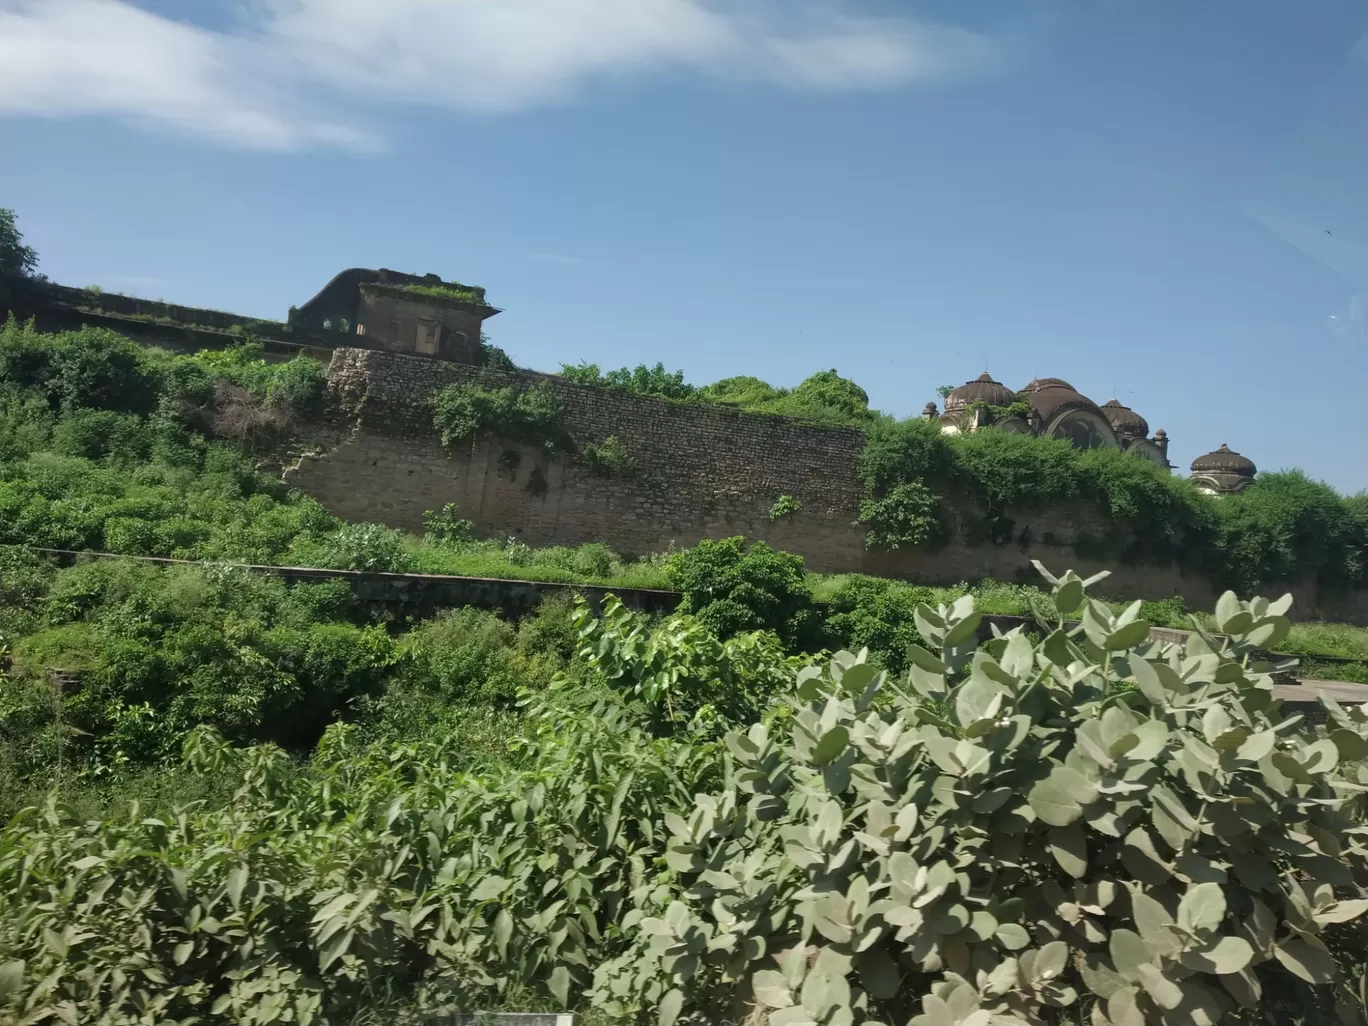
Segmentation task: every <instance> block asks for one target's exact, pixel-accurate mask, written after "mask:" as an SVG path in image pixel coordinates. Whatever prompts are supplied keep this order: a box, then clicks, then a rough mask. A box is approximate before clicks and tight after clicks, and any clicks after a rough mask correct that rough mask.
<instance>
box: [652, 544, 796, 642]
mask: <svg viewBox="0 0 1368 1026" xmlns="http://www.w3.org/2000/svg"><path fill="white" fill-rule="evenodd" d="M665 579H666V580H667V581H668V582H669V584H670V586H671V587H672V588H676V589H678V590H679V591H681V592H683V593H684V597H683V600H682V602H681V603H680V606H679V608H680V611H681V612H687V613H693V614H694V615H695V616H697V617H698V619H699V620H700V621H701V622H702V623H704V624H706V625H707V626H708V627H709V629H711V630H712V631H714V632H716V634H717V635H718V636H719V637H722V638H727V637H731V636H732V635H734V634H737V633H740V632H742V631H755V630H768V631H773V632H774V633H775V634H777V635H778V636H779V637H780V638H781V639H782V640H783V642H784V644H785V645H786V646H788V647H789V648H790V649H793V650H799V649H802V648H804V647H806V646H810V645H811V644H812V642H813V639H814V638H815V637H816V636H817V632H818V630H819V625H818V618H817V613H816V609H815V608H814V606H813V601H812V592H811V591H810V590H809V588H808V586H807V581H806V580H805V577H804V570H803V560H802V558H801V557H799V556H795V555H792V554H791V553H787V552H776V551H775V550H774V549H772V548H770V547H769V546H768V545H766V544H765V543H764V542H754V543H752V544H751V545H750V546H749V547H747V545H746V540H745V539H744V538H739V537H738V538H726V539H711V538H706V539H704V540H703V541H701V542H699V543H698V544H697V545H695V546H694V547H693V548H691V549H686V550H685V551H683V552H679V553H676V554H675V555H674V556H672V557H670V560H669V561H668V562H667V563H666V566H665Z"/></svg>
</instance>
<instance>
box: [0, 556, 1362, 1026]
mask: <svg viewBox="0 0 1368 1026" xmlns="http://www.w3.org/2000/svg"><path fill="white" fill-rule="evenodd" d="M1054 595H1055V598H1056V599H1057V604H1058V606H1059V608H1060V609H1072V608H1075V607H1077V606H1078V605H1079V604H1080V603H1081V602H1082V603H1084V607H1085V613H1084V626H1083V629H1082V630H1081V631H1079V632H1077V633H1075V634H1073V635H1072V636H1070V635H1068V634H1066V633H1065V632H1064V631H1063V630H1055V631H1053V632H1051V633H1050V634H1049V635H1048V636H1047V637H1045V638H1044V639H1043V640H1041V641H1039V642H1032V641H1030V640H1028V639H1027V638H1026V637H1025V636H1023V635H1021V634H1020V633H1016V632H1014V633H1012V634H1009V635H1007V636H1003V637H997V638H994V639H992V640H990V641H988V642H987V643H986V644H984V645H983V646H982V647H980V648H976V647H975V645H974V644H973V642H972V640H971V639H972V638H973V636H974V634H975V629H976V627H977V619H978V614H977V612H976V611H975V610H974V609H973V600H972V598H970V597H967V596H966V597H964V598H962V599H961V600H959V601H957V602H956V603H955V604H954V605H953V606H944V605H943V606H941V607H939V608H936V609H932V608H930V607H929V606H925V605H922V606H919V607H918V608H917V609H916V610H915V611H914V617H915V618H916V619H917V620H918V629H919V631H920V633H921V635H922V637H923V639H924V640H925V642H926V645H925V646H923V647H918V648H914V649H910V650H909V657H910V658H909V663H910V667H911V669H910V670H909V674H908V680H907V686H906V687H901V686H896V685H895V684H894V683H892V682H890V681H889V680H888V679H887V678H886V677H885V676H883V675H880V674H878V673H876V672H875V671H874V669H873V668H872V667H870V666H869V665H868V664H867V663H864V662H862V661H861V660H859V659H858V658H857V657H855V656H851V655H850V654H849V653H838V654H837V655H836V656H835V657H834V658H833V659H831V660H830V662H829V664H825V665H823V666H815V665H814V666H807V665H802V664H795V663H794V662H792V661H787V660H784V659H782V656H781V654H780V652H779V650H778V649H777V647H776V645H775V642H774V639H773V638H772V637H770V636H768V635H765V634H757V635H748V636H744V637H738V638H736V639H733V640H732V641H731V642H728V643H719V642H718V640H717V639H716V638H713V637H710V636H708V635H707V634H706V632H704V633H699V625H698V623H697V622H696V621H694V620H692V619H691V618H690V617H688V616H679V617H675V618H671V619H670V620H668V621H666V622H665V623H663V624H659V625H651V624H648V623H647V622H645V621H643V620H640V619H639V618H636V617H632V616H631V615H630V614H627V615H624V614H623V612H622V611H621V609H620V608H617V607H614V606H612V605H611V604H608V605H607V606H606V607H605V617H604V618H603V619H602V620H598V621H595V620H593V618H591V617H588V616H587V614H586V613H585V612H584V611H583V610H582V611H581V613H580V615H579V630H580V632H581V634H582V639H581V640H582V650H581V656H580V658H581V659H582V660H583V664H582V667H581V668H582V671H583V673H582V675H581V676H579V677H574V676H569V675H561V676H556V677H554V678H553V680H552V683H551V684H550V685H549V686H543V685H542V684H541V682H540V681H536V680H534V681H533V682H532V684H531V685H530V686H529V687H528V688H527V689H526V690H525V691H524V701H525V702H526V703H527V713H526V719H525V720H524V722H523V723H522V725H521V729H518V728H513V729H515V730H516V733H517V738H516V752H515V753H514V755H513V757H511V758H510V759H509V760H507V761H496V760H493V759H486V758H484V756H483V753H485V752H489V751H493V750H495V749H497V747H498V745H499V744H500V742H501V740H502V735H503V734H504V733H505V732H506V731H507V730H508V729H509V727H508V724H507V721H500V720H491V719H490V718H488V717H486V716H481V715H478V714H475V715H471V716H470V717H469V718H470V720H471V721H472V724H471V726H470V729H469V730H467V731H462V730H461V729H460V726H461V725H460V724H459V723H457V722H454V721H452V720H447V721H446V723H445V724H444V727H449V728H450V729H449V730H446V731H445V732H444V733H441V734H434V735H432V736H431V737H430V738H429V739H428V740H425V741H423V742H421V743H418V744H399V745H396V744H394V743H392V742H390V743H379V744H375V745H372V746H364V745H362V744H361V743H360V741H359V738H358V735H357V732H356V731H353V730H349V729H347V728H345V727H340V726H339V727H334V728H331V729H330V730H329V731H328V732H327V733H326V734H325V736H324V738H323V740H322V741H321V743H320V745H319V747H318V750H317V752H316V753H315V755H314V757H313V758H312V759H311V760H310V763H309V764H308V766H307V767H306V768H305V769H304V771H302V772H301V771H300V770H299V769H297V768H296V767H295V765H294V764H293V763H292V762H291V760H289V759H288V758H287V757H286V755H285V754H284V753H282V752H281V751H280V750H279V749H277V748H273V747H270V746H261V747H256V748H250V749H238V748H232V747H230V746H227V745H224V744H223V743H222V742H221V741H220V740H218V739H217V738H215V737H214V736H213V734H212V732H210V731H205V730H195V731H191V732H190V733H189V736H188V738H187V743H186V745H185V762H186V769H185V770H184V771H183V772H184V773H189V774H194V775H195V776H196V778H197V779H200V780H208V781H227V780H232V781H234V785H235V788H236V790H235V791H234V793H232V794H231V796H229V797H228V798H227V799H226V800H225V799H223V798H219V799H217V800H213V801H209V802H204V803H199V804H196V805H192V806H189V807H186V808H184V809H183V810H179V809H177V808H175V806H174V804H172V805H171V807H169V808H165V807H164V808H159V809H156V810H155V811H153V812H151V814H149V810H147V809H144V808H141V807H139V806H136V805H135V806H131V807H129V808H126V809H119V810H111V811H105V810H101V812H100V814H99V815H98V816H91V817H88V818H87V817H84V816H81V815H79V814H77V813H75V812H73V811H72V810H68V809H66V808H64V807H63V806H62V805H61V804H60V803H56V802H54V803H52V804H50V805H48V806H47V807H45V808H35V809H31V810H29V811H27V812H24V813H21V814H20V815H19V816H18V818H17V819H15V820H14V821H13V822H11V823H9V824H8V825H7V826H5V827H4V828H3V830H0V953H2V957H3V965H4V969H3V976H2V977H0V978H3V980H4V981H5V988H6V989H5V991H4V993H3V995H0V1001H3V1002H6V1005H5V1006H4V1007H3V1008H0V1016H4V1017H6V1018H7V1019H8V1018H14V1019H18V1018H19V1017H20V1016H21V1015H26V1016H29V1017H30V1018H31V1017H32V1015H33V1013H34V1012H41V1011H42V1010H43V1009H45V1008H48V1007H54V1008H57V1007H60V1008H61V1009H62V1010H63V1012H64V1013H66V1014H65V1016H64V1017H65V1018H67V1019H68V1020H70V1019H73V1018H74V1019H76V1020H77V1021H82V1022H84V1021H110V1022H118V1021H136V1020H141V1019H147V1020H149V1021H157V1022H180V1021H186V1020H188V1019H196V1020H197V1021H200V1022H205V1023H211V1024H213V1023H231V1022H241V1021H247V1020H249V1019H250V1018H252V1017H257V1018H259V1017H260V1016H259V1013H260V1011H261V1010H262V1009H263V1008H271V1009H278V1010H279V1011H280V1014H281V1016H282V1017H284V1016H286V1015H288V1016H289V1019H290V1021H312V1022H317V1023H341V1022H353V1021H355V1020H356V1017H357V1015H358V1014H360V1013H367V1014H369V1015H371V1016H373V1017H375V1019H376V1020H377V1021H380V1020H385V1021H397V1017H398V1013H399V1011H400V1009H401V1008H403V1009H406V1010H407V1011H409V1012H410V1013H413V1014H414V1015H415V1017H422V1016H435V1015H438V1014H442V1013H444V1012H445V1013H449V1012H450V1011H451V1010H452V1006H455V1007H456V1008H459V1009H462V1010H473V1009H483V1008H490V1007H498V1006H499V1005H500V1004H502V1003H503V1001H504V999H506V998H508V997H509V996H510V995H516V996H517V997H518V999H519V1000H520V1001H521V1000H526V1001H527V1002H528V1004H529V1005H535V1006H536V1007H555V1008H560V1009H574V1010H584V1009H593V1010H594V1012H595V1013H596V1014H598V1015H601V1016H604V1017H606V1018H607V1019H608V1020H609V1021H622V1022H638V1021H651V1022H664V1023H665V1024H667V1026H669V1024H673V1023H684V1022H697V1023H705V1022H706V1023H714V1022H740V1021H746V1020H748V1021H751V1022H754V1023H757V1024H760V1023H769V1024H771V1026H783V1024H787V1026H795V1024H797V1023H814V1024H816V1023H821V1024H823V1026H834V1024H837V1023H852V1024H853V1023H864V1024H873V1023H878V1022H885V1023H888V1022H899V1023H912V1024H914V1026H939V1024H940V1023H961V1024H964V1026H973V1024H975V1023H992V1022H994V1021H996V1022H1001V1023H1004V1024H1006V1023H1021V1024H1027V1026H1046V1024H1058V1023H1061V1022H1094V1023H1099V1024H1102V1023H1109V1024H1113V1026H1121V1024H1126V1023H1151V1022H1152V1023H1172V1024H1179V1023H1183V1024H1186V1023H1193V1022H1215V1021H1218V1020H1220V1019H1223V1018H1224V1019H1226V1020H1227V1021H1239V1020H1238V1019H1237V1018H1236V1017H1235V1016H1233V1015H1231V1013H1232V1012H1234V1011H1236V1009H1237V1006H1241V1005H1243V1006H1245V1008H1246V1009H1247V1010H1248V1011H1247V1015H1246V1018H1245V1021H1249V1018H1250V1017H1252V1016H1255V1015H1263V1016H1265V1017H1266V1020H1267V1021H1273V1022H1281V1021H1296V1019H1295V1018H1294V1017H1297V1018H1301V1017H1307V1016H1312V1015H1323V1014H1324V1013H1325V1012H1327V1011H1328V1010H1329V1009H1330V1008H1331V1007H1333V1005H1334V1003H1335V1002H1336V1000H1338V1001H1339V1002H1340V1003H1341V1006H1342V1007H1344V1008H1351V1007H1352V1003H1351V1002H1352V1000H1353V993H1352V989H1353V988H1356V987H1358V986H1360V985H1361V984H1360V982H1359V981H1360V979H1361V975H1362V967H1363V965H1364V964H1365V962H1366V961H1368V949H1365V946H1364V938H1363V934H1362V932H1361V926H1362V923H1363V921H1364V916H1365V913H1366V912H1368V892H1365V885H1364V881H1365V879H1368V875H1366V874H1368V856H1365V850H1364V842H1363V831H1364V827H1363V825H1362V823H1363V820H1362V815H1363V811H1364V810H1363V799H1362V796H1361V795H1360V794H1359V793H1358V792H1359V791H1360V790H1361V789H1362V788H1363V786H1364V785H1365V781H1366V780H1368V772H1365V770H1364V769H1363V767H1362V765H1361V763H1360V760H1361V758H1362V756H1363V755H1364V753H1365V751H1368V715H1364V714H1363V713H1361V712H1358V711H1352V712H1346V711H1343V710H1341V709H1339V708H1338V707H1335V706H1331V707H1329V708H1328V710H1327V711H1328V713H1329V715H1330V724H1329V729H1328V732H1327V734H1326V736H1318V735H1317V734H1316V733H1315V732H1314V731H1311V730H1307V729H1304V728H1303V727H1302V726H1301V724H1300V722H1299V721H1298V720H1297V719H1296V718H1295V717H1287V716H1285V715H1284V712H1283V710H1282V709H1281V708H1280V707H1279V705H1278V703H1276V702H1275V701H1274V700H1273V698H1272V689H1271V681H1270V679H1269V677H1268V675H1267V673H1265V672H1264V669H1263V668H1262V667H1261V666H1259V665H1258V663H1257V656H1256V655H1255V654H1254V652H1253V649H1254V648H1255V647H1256V646H1271V645H1276V644H1277V643H1278V642H1279V641H1280V638H1279V634H1280V633H1281V632H1284V631H1285V630H1286V621H1285V620H1284V619H1283V618H1282V616H1281V612H1282V611H1283V609H1284V607H1285V603H1278V604H1270V603H1267V602H1266V601H1264V600H1258V601H1256V602H1254V603H1240V602H1238V601H1236V600H1235V599H1234V597H1233V596H1224V597H1223V598H1222V600H1221V602H1220V604H1219V605H1218V610H1217V616H1216V620H1217V622H1218V625H1219V626H1220V627H1221V628H1222V629H1223V630H1225V631H1227V632H1229V633H1230V634H1231V635H1233V637H1232V638H1231V640H1229V641H1225V642H1221V643H1220V645H1219V646H1218V644H1217V642H1216V640H1215V639H1214V638H1211V637H1206V636H1202V635H1197V636H1195V637H1194V638H1193V640H1191V641H1190V642H1189V643H1188V644H1187V646H1186V648H1185V650H1184V651H1181V652H1180V651H1177V650H1176V649H1164V648H1161V647H1159V646H1154V645H1151V644H1149V643H1147V642H1145V641H1143V638H1144V636H1145V634H1146V632H1147V630H1148V625H1147V624H1145V623H1144V622H1143V621H1140V620H1138V619H1136V618H1135V612H1136V610H1135V609H1128V610H1127V611H1126V612H1125V613H1123V614H1121V615H1120V616H1117V615H1116V614H1114V613H1112V612H1111V611H1110V610H1109V609H1107V608H1106V607H1104V606H1101V605H1099V604H1097V603H1091V602H1084V599H1085V587H1084V582H1081V581H1079V580H1078V579H1077V578H1076V577H1074V576H1072V575H1066V576H1065V577H1064V578H1061V579H1058V581H1057V582H1056V586H1055V589H1054ZM1137 608H1138V607H1137ZM478 619H479V618H478V617H472V618H470V622H469V624H468V625H467V634H466V635H465V637H472V636H481V637H491V638H492V635H495V634H497V635H498V637H497V640H491V642H490V643H489V644H487V645H486V648H488V649H494V650H497V651H507V650H508V649H507V645H508V643H509V641H510V639H509V636H508V634H507V633H506V632H504V631H502V630H500V629H499V628H498V627H497V626H495V625H493V624H489V623H488V622H484V623H476V622H475V621H476V620H478ZM453 640H458V639H453ZM497 646H503V647H497ZM1137 646H1138V647H1137ZM450 647H451V646H450V645H448V644H447V643H445V642H441V643H439V644H437V645H436V646H435V649H436V650H437V651H439V652H444V651H446V650H447V649H449V648H450ZM795 671H796V672H795ZM460 672H461V673H465V674H467V678H468V676H469V671H468V669H467V668H461V670H460ZM473 672H474V674H475V676H476V677H477V678H479V679H484V678H485V677H487V676H488V674H487V673H486V672H485V671H480V670H476V671H473ZM9 693H10V692H9V690H8V689H6V690H5V691H4V692H0V694H2V695H4V696H8V695H9ZM447 713H448V715H449V713H450V709H449V708H448V710H447ZM122 717H123V719H124V720H125V721H126V722H125V723H123V724H121V726H120V731H121V732H120V734H119V736H120V738H121V739H124V741H125V743H127V744H128V745H130V746H136V745H137V744H142V743H144V741H145V734H144V731H143V727H142V726H141V725H140V724H141V723H144V722H145V721H146V719H147V718H146V716H145V714H143V713H141V712H139V711H138V709H137V706H136V705H133V706H132V707H131V708H130V709H127V710H124V711H123V713H122ZM728 727H730V728H731V729H730V730H728V729H727V728H728ZM721 731H726V733H725V739H724V743H722V744H719V743H718V741H717V740H716V737H717V735H718V733H719V732H721ZM187 779H188V778H187ZM200 793H203V792H195V793H193V795H192V796H195V797H198V796H199V794H200ZM210 793H212V792H210ZM211 921H212V924H213V925H212V927H209V926H208V925H207V924H209V923H210V922H211ZM187 923H190V924H193V925H191V926H187V925H186V924H187ZM248 946H249V948H248V949H249V950H250V952H251V953H252V956H251V957H250V958H246V959H245V958H244V957H243V950H244V947H248ZM523 1007H527V1005H524V1006H523Z"/></svg>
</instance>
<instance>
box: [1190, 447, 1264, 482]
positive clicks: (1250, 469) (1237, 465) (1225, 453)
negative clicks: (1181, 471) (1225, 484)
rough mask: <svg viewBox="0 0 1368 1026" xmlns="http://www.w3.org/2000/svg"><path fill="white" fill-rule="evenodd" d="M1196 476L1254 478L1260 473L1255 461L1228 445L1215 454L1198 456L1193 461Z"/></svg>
mask: <svg viewBox="0 0 1368 1026" xmlns="http://www.w3.org/2000/svg"><path fill="white" fill-rule="evenodd" d="M1192 472H1193V473H1194V474H1238V475H1239V476H1240V477H1253V476H1254V475H1255V474H1256V473H1258V468H1256V467H1255V466H1254V461H1253V460H1251V459H1250V458H1249V457H1247V456H1241V455H1240V454H1239V453H1238V452H1235V451H1234V450H1233V449H1231V448H1230V446H1228V445H1222V446H1221V447H1220V448H1219V449H1217V450H1216V451H1215V452H1209V453H1207V454H1206V455H1205V456H1198V457H1197V458H1196V459H1195V460H1193V461H1192Z"/></svg>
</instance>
